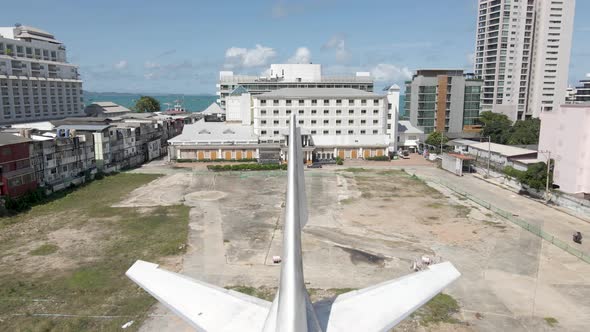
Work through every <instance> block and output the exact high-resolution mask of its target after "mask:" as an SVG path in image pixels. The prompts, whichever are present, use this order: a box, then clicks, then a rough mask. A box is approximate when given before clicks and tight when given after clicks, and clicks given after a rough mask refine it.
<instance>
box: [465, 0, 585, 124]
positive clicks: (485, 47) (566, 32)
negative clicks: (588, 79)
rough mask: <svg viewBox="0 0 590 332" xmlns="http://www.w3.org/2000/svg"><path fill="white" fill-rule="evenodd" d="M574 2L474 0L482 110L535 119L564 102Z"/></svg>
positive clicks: (477, 67) (476, 51)
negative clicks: (481, 87)
mask: <svg viewBox="0 0 590 332" xmlns="http://www.w3.org/2000/svg"><path fill="white" fill-rule="evenodd" d="M575 3H576V1H575V0H479V14H478V21H477V35H476V50H475V73H476V74H477V75H478V76H480V77H481V78H482V79H483V81H484V86H483V92H482V95H481V96H482V98H481V102H482V110H483V111H494V112H498V113H503V114H506V115H507V116H508V117H509V118H510V119H512V120H517V119H524V118H529V117H538V116H539V114H540V113H541V112H542V111H552V110H557V109H558V108H559V105H560V104H562V103H564V102H565V91H566V88H567V80H568V70H569V68H568V67H569V61H570V53H571V45H572V34H573V21H574V11H575Z"/></svg>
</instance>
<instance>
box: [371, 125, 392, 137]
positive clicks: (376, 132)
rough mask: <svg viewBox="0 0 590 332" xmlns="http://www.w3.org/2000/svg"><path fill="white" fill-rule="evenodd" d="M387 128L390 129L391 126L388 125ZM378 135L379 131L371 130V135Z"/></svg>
mask: <svg viewBox="0 0 590 332" xmlns="http://www.w3.org/2000/svg"><path fill="white" fill-rule="evenodd" d="M389 127H391V125H389ZM378 133H379V130H373V135H377V134H378Z"/></svg>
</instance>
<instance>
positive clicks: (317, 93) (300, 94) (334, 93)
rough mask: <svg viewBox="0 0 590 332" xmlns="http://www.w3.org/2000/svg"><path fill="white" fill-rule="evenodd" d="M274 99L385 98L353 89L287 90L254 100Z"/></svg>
mask: <svg viewBox="0 0 590 332" xmlns="http://www.w3.org/2000/svg"><path fill="white" fill-rule="evenodd" d="M274 97H291V98H306V97H318V98H319V97H342V98H354V97H371V98H383V97H385V96H382V95H378V94H376V93H373V92H367V91H363V90H358V89H351V88H315V89H306V88H286V89H279V90H274V91H270V92H266V93H263V94H261V95H258V96H255V97H254V98H263V99H265V98H274Z"/></svg>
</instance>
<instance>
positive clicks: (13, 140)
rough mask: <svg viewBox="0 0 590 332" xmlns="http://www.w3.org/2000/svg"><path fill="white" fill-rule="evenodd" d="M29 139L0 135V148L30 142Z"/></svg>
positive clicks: (12, 135) (5, 134)
mask: <svg viewBox="0 0 590 332" xmlns="http://www.w3.org/2000/svg"><path fill="white" fill-rule="evenodd" d="M30 141H31V140H30V139H29V138H25V137H22V136H17V135H14V134H8V133H0V146H5V145H11V144H18V143H24V142H30Z"/></svg>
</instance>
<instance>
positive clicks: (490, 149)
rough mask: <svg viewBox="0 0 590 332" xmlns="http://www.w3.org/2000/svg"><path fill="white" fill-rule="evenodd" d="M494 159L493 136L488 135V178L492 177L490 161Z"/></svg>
mask: <svg viewBox="0 0 590 332" xmlns="http://www.w3.org/2000/svg"><path fill="white" fill-rule="evenodd" d="M491 160H492V136H488V178H489V177H490V161H491Z"/></svg>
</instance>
